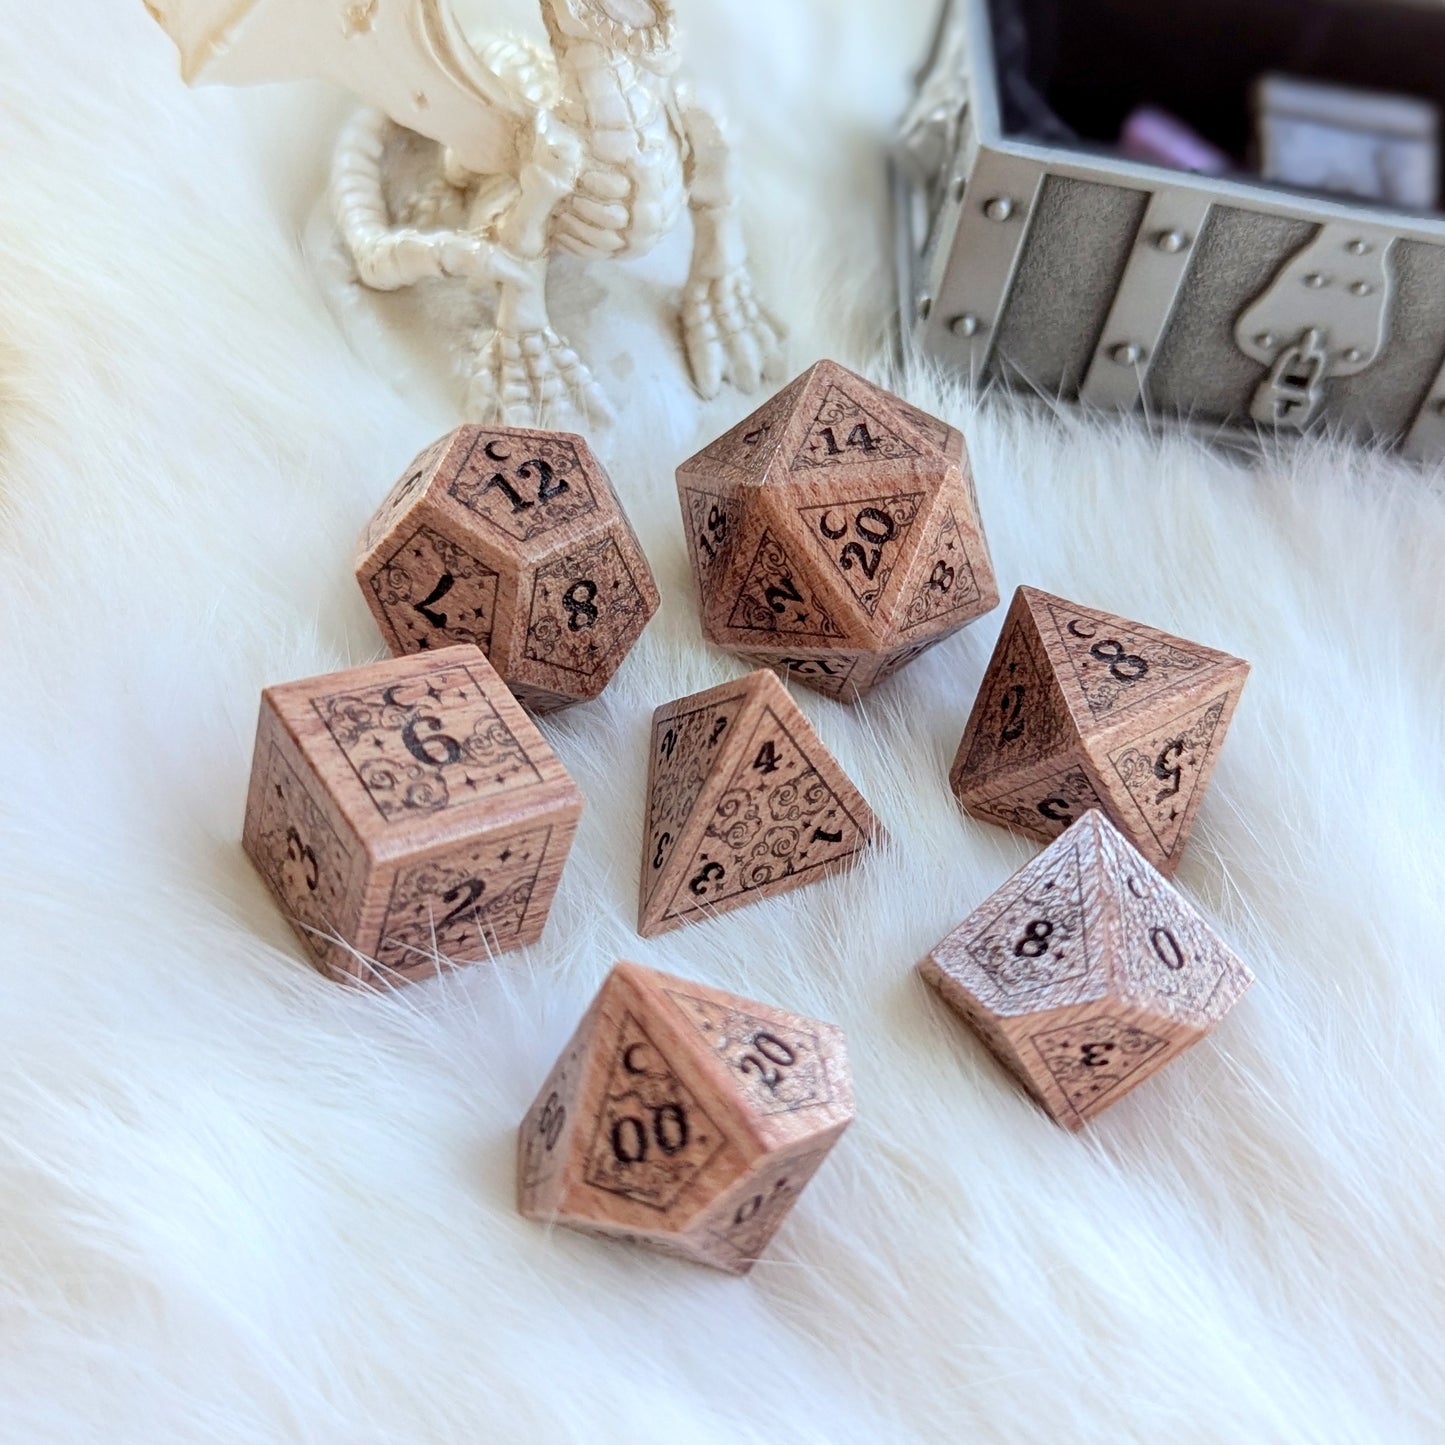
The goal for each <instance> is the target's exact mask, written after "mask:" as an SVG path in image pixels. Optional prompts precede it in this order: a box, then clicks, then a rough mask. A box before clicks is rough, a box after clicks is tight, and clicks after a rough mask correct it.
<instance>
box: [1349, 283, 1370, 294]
mask: <svg viewBox="0 0 1445 1445" xmlns="http://www.w3.org/2000/svg"><path fill="white" fill-rule="evenodd" d="M1374 289H1375V288H1374V287H1373V286H1371V285H1370V283H1369V282H1368V281H1351V282H1350V291H1351V293H1352V294H1353V295H1355V296H1368V295H1369V294H1370V293H1371V292H1372V291H1373V290H1374Z"/></svg>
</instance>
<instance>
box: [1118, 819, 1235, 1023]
mask: <svg viewBox="0 0 1445 1445" xmlns="http://www.w3.org/2000/svg"><path fill="white" fill-rule="evenodd" d="M1099 832H1100V836H1101V839H1102V847H1103V851H1104V859H1105V864H1106V867H1107V869H1108V875H1109V883H1110V890H1111V892H1112V893H1113V896H1114V898H1115V900H1116V901H1117V903H1118V907H1119V951H1118V953H1117V955H1116V957H1115V958H1114V960H1113V965H1112V967H1113V972H1114V975H1115V986H1116V988H1118V989H1119V990H1120V991H1121V992H1122V993H1123V994H1124V995H1125V996H1126V997H1131V998H1134V999H1137V1000H1139V1001H1140V1003H1141V1005H1143V1006H1146V1007H1151V1006H1152V1007H1155V1008H1157V1007H1159V1005H1161V1004H1163V1005H1164V1006H1165V1008H1166V1010H1167V1012H1169V1013H1170V1014H1171V1015H1172V1016H1175V1017H1179V1016H1181V1015H1182V1016H1183V1017H1185V1018H1186V1019H1189V1020H1190V1021H1192V1022H1194V1023H1197V1024H1199V1025H1201V1026H1208V1025H1209V1024H1212V1023H1215V1022H1217V1021H1218V1020H1219V1019H1220V1018H1221V1017H1222V1016H1223V1015H1224V1013H1225V1012H1227V1011H1228V1010H1229V1009H1230V1008H1232V1007H1233V1006H1234V1004H1235V1003H1236V1002H1237V1001H1238V1000H1239V998H1240V996H1241V995H1242V994H1243V993H1244V991H1245V990H1246V989H1247V988H1248V987H1249V985H1250V983H1251V982H1252V976H1251V975H1250V973H1249V971H1248V970H1247V969H1246V968H1245V967H1244V966H1243V965H1242V964H1241V963H1240V962H1239V960H1238V959H1237V958H1235V956H1234V954H1233V953H1232V952H1230V950H1229V948H1228V947H1227V946H1226V945H1225V943H1224V941H1223V940H1222V939H1221V938H1220V937H1219V936H1218V935H1217V934H1216V933H1215V932H1214V930H1213V929H1212V928H1210V927H1209V926H1208V925H1207V924H1206V923H1205V922H1204V920H1203V919H1202V918H1201V917H1200V916H1199V914H1198V913H1197V912H1195V910H1194V909H1193V908H1191V907H1190V906H1189V905H1188V903H1186V902H1185V901H1184V899H1183V898H1181V897H1180V895H1179V894H1178V893H1177V892H1175V890H1174V889H1173V888H1171V887H1170V886H1169V884H1168V883H1167V882H1166V881H1165V880H1164V879H1163V878H1162V877H1161V876H1160V875H1159V873H1158V872H1157V871H1156V870H1155V869H1153V868H1151V867H1150V866H1149V865H1148V864H1147V862H1145V860H1144V859H1142V858H1141V857H1140V856H1139V854H1138V853H1137V852H1136V851H1135V850H1134V849H1132V848H1130V847H1128V846H1127V845H1126V843H1125V842H1124V840H1123V839H1122V838H1121V837H1120V835H1119V834H1118V833H1117V832H1116V831H1115V830H1113V829H1100V830H1099Z"/></svg>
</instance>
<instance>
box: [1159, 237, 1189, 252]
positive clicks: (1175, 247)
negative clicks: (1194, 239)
mask: <svg viewBox="0 0 1445 1445" xmlns="http://www.w3.org/2000/svg"><path fill="white" fill-rule="evenodd" d="M1189 241H1190V238H1189V237H1188V236H1187V235H1185V233H1184V232H1183V231H1160V232H1159V234H1158V235H1157V236H1155V237H1154V246H1155V249H1156V250H1159V251H1167V252H1168V253H1169V254H1170V255H1171V256H1173V255H1175V254H1176V253H1177V252H1179V251H1182V250H1183V249H1184V248H1185V247H1186V246H1187V245H1188V244H1189Z"/></svg>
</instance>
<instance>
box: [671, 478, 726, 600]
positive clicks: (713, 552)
mask: <svg viewBox="0 0 1445 1445" xmlns="http://www.w3.org/2000/svg"><path fill="white" fill-rule="evenodd" d="M682 500H683V510H684V511H685V513H686V521H687V545H688V546H689V547H690V548H691V550H692V555H693V560H694V562H695V564H696V569H697V578H698V581H699V583H700V584H701V586H702V588H703V589H704V596H706V588H707V585H708V582H709V581H710V580H711V578H712V575H713V573H714V571H716V570H717V568H718V566H719V565H720V564H722V563H723V562H725V560H726V558H727V556H728V553H729V550H730V548H731V544H732V534H733V526H734V525H735V522H736V518H735V517H734V516H733V501H732V498H731V497H729V496H727V495H726V494H724V493H723V492H719V491H716V490H709V489H708V488H705V487H691V486H687V487H683V488H682Z"/></svg>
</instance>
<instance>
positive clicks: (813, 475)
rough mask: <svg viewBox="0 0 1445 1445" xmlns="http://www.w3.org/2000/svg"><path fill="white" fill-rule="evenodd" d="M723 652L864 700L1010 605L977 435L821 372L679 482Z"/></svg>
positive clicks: (687, 469)
mask: <svg viewBox="0 0 1445 1445" xmlns="http://www.w3.org/2000/svg"><path fill="white" fill-rule="evenodd" d="M677 488H678V498H679V501H680V502H681V505H682V518H683V526H684V528H685V530H686V534H687V539H688V551H689V554H690V556H691V558H692V570H693V577H694V579H695V581H696V584H697V589H698V594H699V597H700V599H701V607H702V624H703V632H704V634H705V635H706V636H707V638H708V640H709V641H711V642H714V643H716V644H717V645H718V646H719V647H723V648H726V649H727V650H728V651H729V652H732V653H734V654H736V655H737V656H738V657H741V658H742V659H743V660H744V661H745V662H749V663H752V664H754V665H756V666H760V667H771V668H775V669H777V670H779V671H783V672H788V673H790V674H791V675H792V676H793V677H794V678H795V679H796V680H797V681H798V682H800V683H803V684H805V685H806V686H808V687H811V688H814V689H815V690H817V691H818V692H822V693H825V694H826V695H827V696H829V697H834V698H838V699H841V700H842V701H845V702H852V701H854V700H856V699H857V698H859V697H861V696H863V695H864V694H865V693H867V692H869V691H870V690H871V689H872V688H874V687H875V686H877V685H878V684H879V683H880V682H883V681H884V680H885V679H886V678H889V677H891V676H892V675H893V674H894V673H895V672H897V671H898V670H899V669H900V668H902V667H904V666H905V665H906V664H907V663H909V662H911V661H912V660H913V659H914V658H915V657H917V656H918V655H919V654H920V653H922V652H925V651H927V650H928V648H930V647H932V646H933V645H934V644H935V643H937V642H941V641H942V640H943V639H944V638H945V637H947V636H949V635H950V634H951V633H953V632H956V631H957V630H958V629H959V628H960V627H962V626H963V625H964V624H965V623H967V622H971V621H972V620H973V619H974V618H976V617H979V616H981V615H982V614H983V613H985V612H987V611H989V610H990V609H991V608H993V607H995V606H997V605H998V587H997V585H996V583H995V582H994V574H993V565H992V563H991V561H990V559H989V553H988V545H987V543H986V541H985V540H984V534H983V524H982V522H981V521H980V520H979V514H978V498H977V496H976V494H975V492H974V487H973V476H972V472H971V471H970V469H969V463H968V453H967V450H966V449H965V446H964V441H963V437H962V435H961V434H960V433H959V432H957V431H955V430H954V429H953V428H952V427H950V426H948V425H947V424H946V423H944V422H941V421H939V420H938V419H937V418H936V417H932V416H928V415H926V414H925V413H923V412H921V411H918V410H917V409H915V408H914V407H911V406H909V405H907V403H905V402H904V401H902V400H901V399H900V398H898V397H896V396H893V395H892V394H891V393H889V392H886V391H884V390H882V389H881V388H880V387H877V386H874V385H873V384H872V383H871V382H867V381H865V380H864V379H863V378H862V377H861V376H856V375H854V373H853V372H851V371H847V370H845V369H844V368H843V367H841V366H839V365H837V363H836V362H832V361H820V362H818V363H817V365H816V366H814V367H812V368H811V369H810V370H808V371H806V372H804V373H803V375H802V376H800V377H798V378H797V379H796V380H795V381H793V382H792V383H790V384H789V385H788V386H787V387H785V388H784V389H783V390H782V391H781V392H779V393H778V395H777V396H775V397H774V398H773V399H772V400H771V401H769V402H767V403H766V404H765V405H764V406H763V407H762V408H761V409H760V410H758V411H756V412H754V413H753V415H752V416H750V417H748V418H747V420H746V421H743V422H740V423H739V424H738V425H737V426H735V427H734V428H733V429H732V430H731V431H730V432H727V433H726V434H725V435H723V436H721V437H719V438H718V440H717V441H715V442H713V443H712V444H711V445H710V446H708V447H705V448H704V449H703V450H702V451H701V452H699V453H698V454H697V455H696V456H695V457H693V458H691V459H690V460H689V461H686V462H684V463H683V464H682V466H680V467H679V468H678V470H677Z"/></svg>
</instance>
